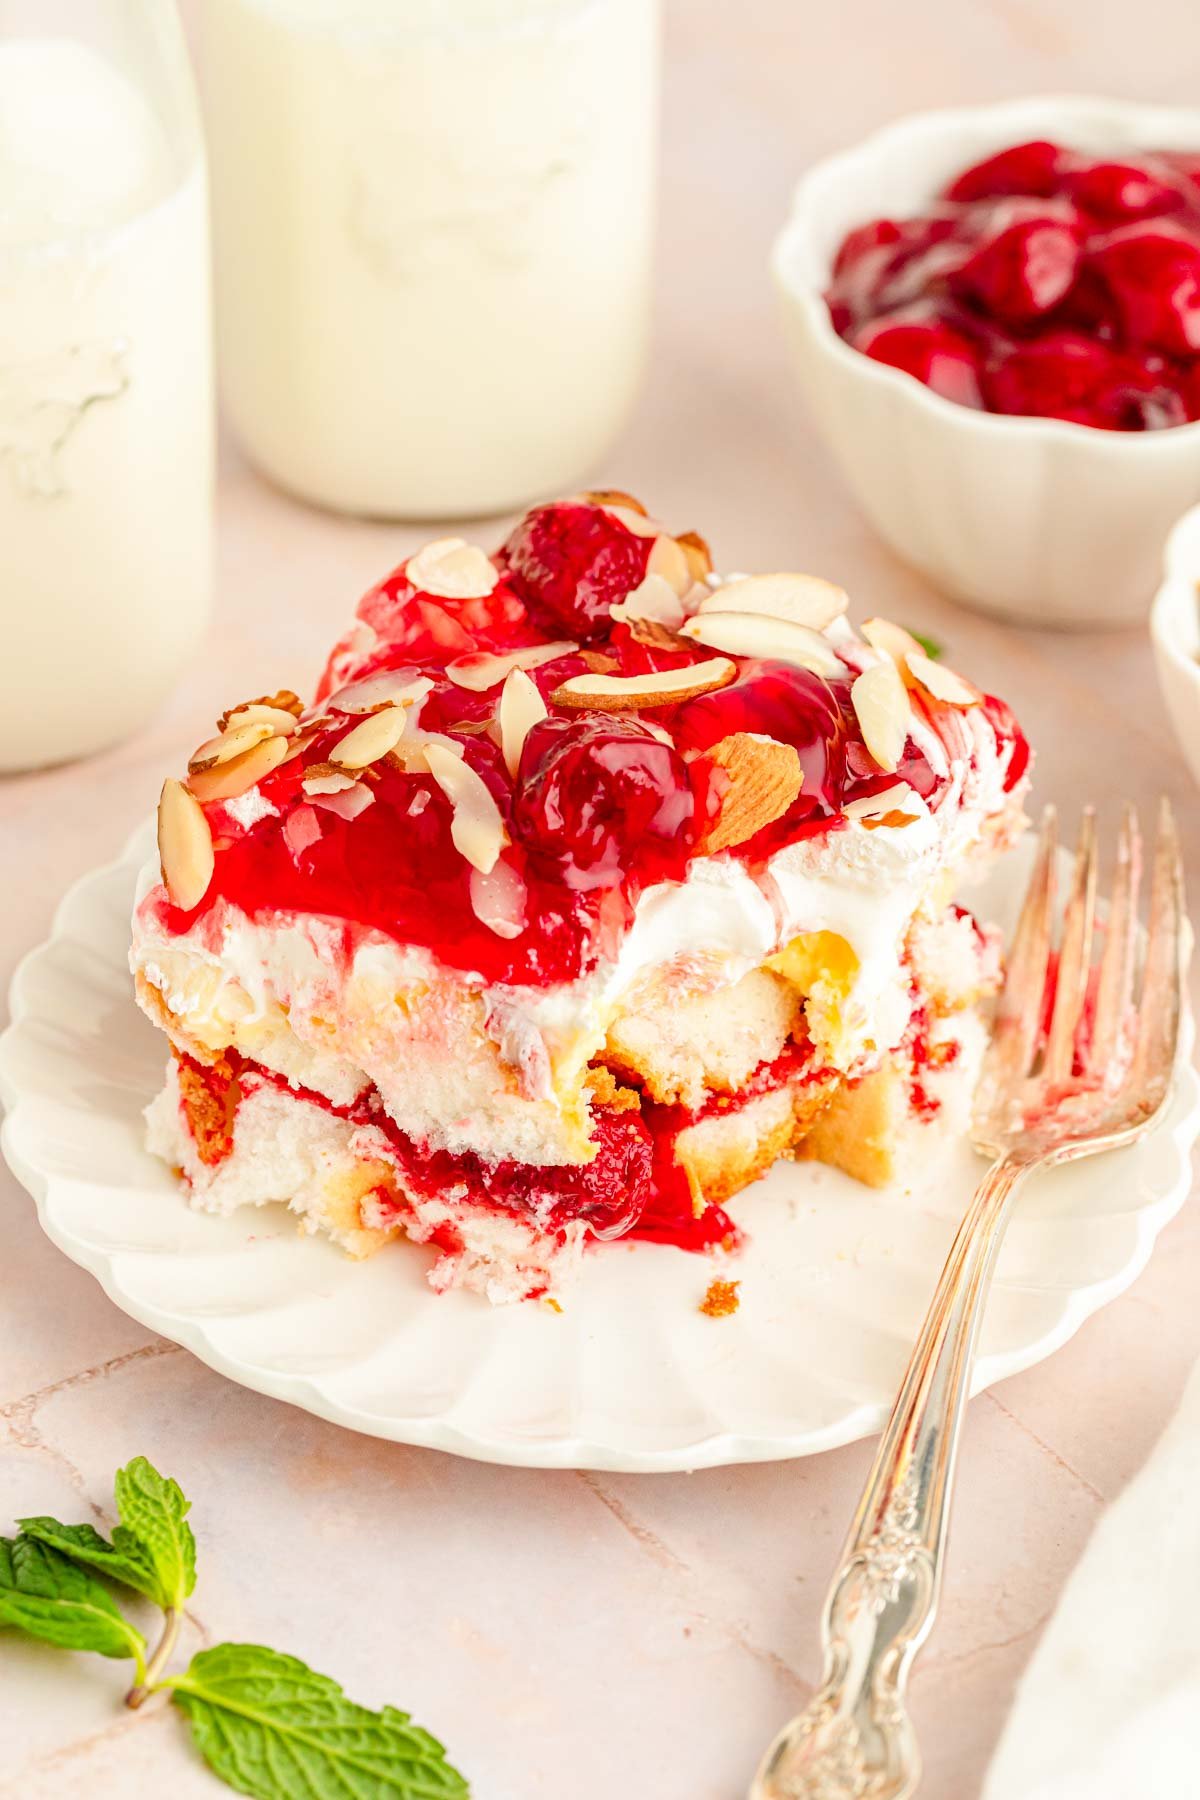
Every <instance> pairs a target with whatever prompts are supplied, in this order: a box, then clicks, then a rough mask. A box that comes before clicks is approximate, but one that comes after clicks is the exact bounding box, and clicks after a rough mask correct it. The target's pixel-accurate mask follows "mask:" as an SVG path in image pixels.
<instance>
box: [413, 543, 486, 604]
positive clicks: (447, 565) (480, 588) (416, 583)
mask: <svg viewBox="0 0 1200 1800" xmlns="http://www.w3.org/2000/svg"><path fill="white" fill-rule="evenodd" d="M404 574H405V577H406V579H407V580H408V581H409V582H410V583H411V585H412V586H413V587H415V588H416V589H417V590H418V591H419V592H420V593H422V594H432V595H433V596H434V598H435V599H438V600H482V599H483V598H484V597H485V596H486V595H487V594H490V593H491V592H492V591H493V589H494V588H495V586H496V583H497V582H498V581H499V579H500V577H499V575H498V574H497V573H496V570H495V568H494V567H493V566H492V564H491V563H490V562H489V560H488V558H487V556H486V555H485V553H484V552H483V551H482V550H481V549H480V548H479V546H478V545H477V544H468V543H467V541H466V539H465V538H460V537H448V538H435V539H434V541H433V543H432V544H426V545H425V547H424V549H422V550H418V551H417V553H416V555H415V556H410V557H409V559H408V561H407V563H406V564H405V566H404Z"/></svg>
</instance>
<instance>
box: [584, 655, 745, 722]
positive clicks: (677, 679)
mask: <svg viewBox="0 0 1200 1800" xmlns="http://www.w3.org/2000/svg"><path fill="white" fill-rule="evenodd" d="M736 674H737V665H736V663H732V662H730V660H729V658H728V657H727V656H713V657H710V658H709V659H708V660H707V661H706V662H699V663H688V664H687V665H686V666H685V667H683V668H679V669H660V670H658V671H657V672H656V673H654V674H650V675H576V676H574V677H573V678H572V679H571V680H570V681H564V682H563V684H562V686H561V687H557V688H555V690H554V692H553V693H552V694H551V696H550V700H551V703H552V704H553V705H555V706H570V707H589V708H592V707H594V708H595V709H596V711H597V712H637V711H640V710H641V709H642V708H643V707H651V706H678V705H679V703H680V701H681V700H694V699H695V698H696V696H697V695H698V694H708V693H711V692H712V691H713V689H714V688H722V687H724V686H725V685H726V684H727V683H728V682H730V681H732V680H733V679H734V677H735V675H736Z"/></svg>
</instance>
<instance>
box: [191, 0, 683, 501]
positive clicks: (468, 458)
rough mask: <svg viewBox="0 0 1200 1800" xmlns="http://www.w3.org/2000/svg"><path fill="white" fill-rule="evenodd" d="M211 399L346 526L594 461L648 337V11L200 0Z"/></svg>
mask: <svg viewBox="0 0 1200 1800" xmlns="http://www.w3.org/2000/svg"><path fill="white" fill-rule="evenodd" d="M204 20H205V27H206V29H205V44H204V48H205V58H204V61H205V81H204V90H205V107H206V118H207V126H208V140H209V155H210V160H211V166H212V172H213V207H214V230H215V235H216V247H217V301H218V306H217V330H218V346H219V368H220V376H221V382H222V389H223V394H224V398H225V401H226V404H227V406H228V410H229V413H230V415H231V417H232V420H233V423H234V425H235V426H236V428H237V430H238V432H239V434H240V436H241V438H242V440H243V442H244V444H245V445H246V447H247V449H248V450H249V452H250V454H251V456H252V457H253V458H254V459H255V461H256V462H257V463H258V464H259V465H260V466H261V467H262V468H263V469H264V470H265V471H266V472H267V474H268V475H270V476H272V477H273V478H274V479H275V480H276V481H278V482H279V483H281V484H282V485H283V486H284V487H287V488H289V489H291V490H293V491H294V492H295V493H297V494H300V495H302V496H304V497H306V498H308V499H311V500H315V501H317V502H320V503H323V504H325V505H329V506H332V507H337V508H341V509H344V510H347V511H351V512H358V513H367V514H376V515H381V516H407V517H428V516H433V517H436V516H454V515H456V514H457V515H466V514H471V513H480V512H495V511H500V510H503V509H506V508H509V507H513V506H516V505H518V504H519V503H520V502H522V501H524V500H527V499H529V498H531V497H532V496H534V495H538V494H544V493H549V492H551V491H554V490H561V489H562V488H563V487H565V486H566V485H568V484H569V483H571V482H572V481H574V480H576V479H577V478H578V477H580V476H581V475H583V474H584V473H585V472H586V471H587V470H588V469H590V468H592V467H593V466H594V465H595V464H596V462H597V459H598V458H599V457H601V456H602V455H603V453H604V452H605V450H606V449H607V447H608V445H609V443H610V442H611V440H612V439H613V437H614V435H615V434H616V432H617V431H618V430H619V428H620V426H621V424H622V423H623V421H624V419H625V416H626V413H627V412H628V409H629V406H630V403H631V400H632V397H633V394H634V390H635V385H636V382H637V379H638V374H639V369H640V365H641V360H642V351H643V340H644V335H645V330H646V322H647V302H648V286H649V272H650V251H651V232H652V216H653V183H654V160H655V137H656V106H657V60H658V23H659V21H658V5H657V0H453V4H447V3H446V0H205V6H204Z"/></svg>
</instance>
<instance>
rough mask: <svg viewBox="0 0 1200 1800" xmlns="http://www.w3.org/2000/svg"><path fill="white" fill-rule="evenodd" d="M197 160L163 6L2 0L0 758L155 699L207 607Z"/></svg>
mask: <svg viewBox="0 0 1200 1800" xmlns="http://www.w3.org/2000/svg"><path fill="white" fill-rule="evenodd" d="M209 339H210V320H209V290H208V245H207V223H206V202H205V177H204V166H203V156H202V151H201V144H200V138H199V132H198V126H197V120H196V109H195V105H194V98H193V94H192V89H191V82H190V77H189V74H188V68H187V62H186V58H185V54H184V49H183V43H182V38H181V35H180V32H179V26H178V21H177V19H176V16H175V13H174V10H173V8H172V7H171V5H170V4H168V3H166V0H75V3H74V4H71V3H69V0H0V633H2V638H0V770H11V769H20V768H32V767H36V766H39V765H41V764H45V763H53V762H61V761H64V760H65V759H67V758H69V757H75V756H80V755H83V754H85V753H87V752H89V751H93V750H96V749H99V748H100V747H101V746H103V745H105V744H109V743H112V742H113V741H114V740H115V739H117V738H119V737H122V736H124V735H125V734H126V733H127V732H130V731H133V730H134V729H135V728H136V727H137V726H139V725H140V724H141V723H142V722H143V721H144V720H145V719H146V718H147V717H148V716H149V715H150V713H151V712H152V711H153V710H154V708H155V707H156V706H157V704H158V703H159V701H160V700H161V699H162V697H163V695H164V694H165V692H166V690H167V689H168V688H169V687H170V685H171V683H172V681H173V680H174V679H175V677H176V675H177V674H178V673H179V671H180V669H181V668H182V666H183V664H184V663H185V662H186V661H187V659H188V656H189V655H190V653H191V652H192V650H193V649H194V647H195V645H196V643H197V641H198V639H199V637H200V635H201V632H202V630H203V627H204V624H205V620H206V615H207V610H208V603H209V585H210V564H209V558H210V546H211V486H212V455H213V436H212V379H211V353H210V342H209Z"/></svg>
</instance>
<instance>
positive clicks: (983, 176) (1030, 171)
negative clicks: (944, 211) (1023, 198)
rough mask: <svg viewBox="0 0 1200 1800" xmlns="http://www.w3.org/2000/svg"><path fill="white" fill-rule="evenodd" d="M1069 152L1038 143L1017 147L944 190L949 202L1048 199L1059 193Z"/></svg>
mask: <svg viewBox="0 0 1200 1800" xmlns="http://www.w3.org/2000/svg"><path fill="white" fill-rule="evenodd" d="M1069 160H1070V159H1069V152H1067V151H1065V150H1062V149H1060V148H1059V146H1058V145H1057V144H1050V143H1047V142H1046V141H1045V140H1044V139H1040V138H1039V139H1036V140H1034V141H1033V142H1032V143H1028V144H1014V145H1013V147H1012V148H1011V149H1010V150H1001V151H1000V152H999V154H998V155H996V156H989V157H986V158H985V159H984V161H983V162H978V163H975V164H974V165H973V166H972V167H971V168H969V169H964V170H963V173H962V174H961V175H959V176H957V177H956V178H955V179H954V180H953V181H952V182H951V183H950V185H949V187H947V188H945V189H944V190H943V198H944V199H946V200H988V199H991V198H993V197H1000V196H1003V195H1006V194H1028V195H1032V196H1033V197H1035V198H1039V199H1048V198H1049V196H1050V195H1051V194H1056V193H1058V192H1059V175H1060V172H1061V170H1062V168H1063V165H1064V163H1066V162H1067V161H1069Z"/></svg>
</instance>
